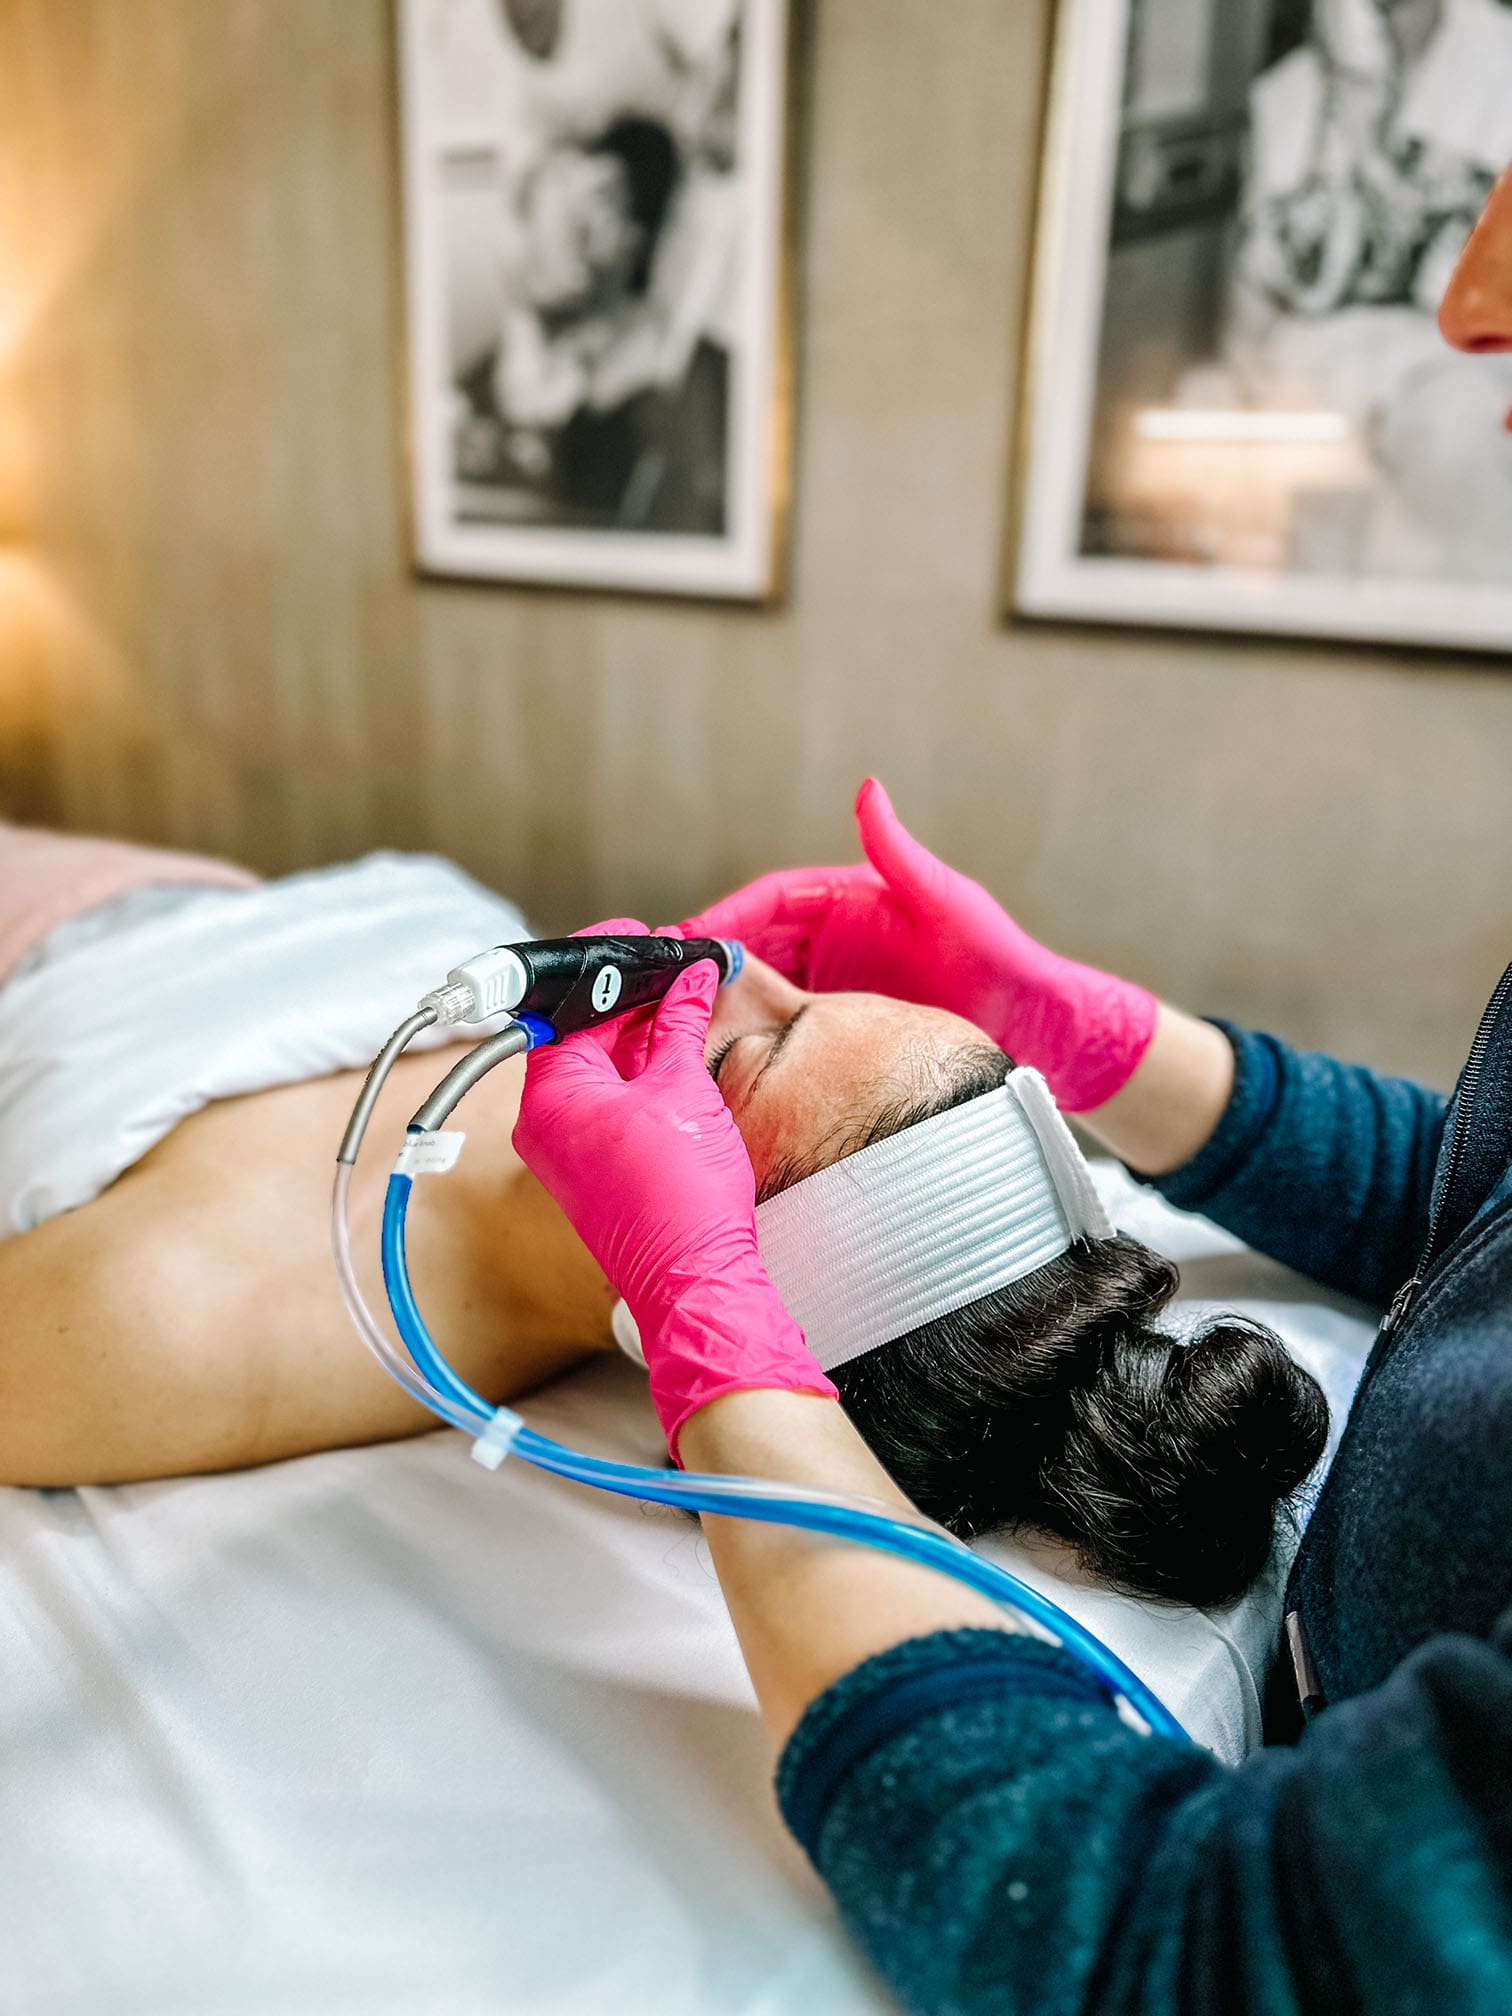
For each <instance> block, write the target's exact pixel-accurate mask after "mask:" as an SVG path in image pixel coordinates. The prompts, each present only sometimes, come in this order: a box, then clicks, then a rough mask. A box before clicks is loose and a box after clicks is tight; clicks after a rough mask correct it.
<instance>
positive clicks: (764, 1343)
mask: <svg viewBox="0 0 1512 2016" xmlns="http://www.w3.org/2000/svg"><path fill="white" fill-rule="evenodd" d="M627 929H628V930H633V931H637V932H639V931H644V929H645V926H644V925H640V924H626V923H624V922H616V923H614V924H599V925H595V926H594V930H595V931H599V932H606V931H623V930H627ZM718 980H719V976H718V973H717V971H716V969H715V967H714V965H713V963H712V961H710V960H701V961H700V962H699V963H698V964H697V965H695V966H690V967H689V968H688V969H687V971H686V972H685V973H681V974H679V975H678V977H677V979H676V980H675V981H674V982H673V983H672V986H671V987H670V988H669V989H668V990H667V993H666V995H665V996H664V998H663V999H662V1001H661V1003H660V1004H659V1006H658V1007H657V1008H656V1009H655V1010H654V1011H652V1010H647V1011H644V1012H642V1013H641V1014H639V1015H635V1016H631V1017H628V1018H626V1019H625V1020H624V1021H622V1022H610V1023H604V1024H602V1025H600V1026H599V1027H597V1028H593V1029H585V1030H582V1031H581V1032H579V1033H578V1034H576V1035H572V1036H568V1037H565V1038H564V1039H563V1041H562V1042H560V1043H556V1044H551V1045H549V1046H547V1047H545V1048H542V1049H538V1050H535V1051H533V1052H532V1053H531V1056H530V1060H529V1062H528V1064H527V1065H526V1069H525V1090H524V1093H523V1096H522V1098H521V1101H520V1117H519V1120H518V1121H517V1123H516V1126H515V1131H514V1143H515V1147H516V1149H517V1150H518V1151H519V1154H520V1156H521V1157H522V1159H523V1160H524V1161H525V1163H526V1164H527V1166H528V1167H529V1168H530V1170H531V1171H532V1173H533V1174H534V1175H535V1176H536V1177H537V1178H538V1179H539V1180H540V1182H541V1183H543V1184H544V1185H545V1187H546V1189H547V1190H549V1191H550V1193H551V1195H552V1196H553V1197H554V1198H555V1199H556V1201H557V1202H558V1204H560V1205H561V1207H562V1209H563V1211H565V1212H566V1214H567V1216H568V1218H569V1219H570V1220H571V1222H572V1225H573V1226H574V1228H575V1230H576V1231H577V1233H578V1236H579V1237H580V1238H581V1239H582V1241H583V1243H584V1245H585V1246H587V1248H588V1250H589V1252H590V1253H591V1254H592V1255H593V1257H594V1259H595V1260H596V1261H597V1262H598V1264H599V1266H600V1267H601V1268H602V1269H603V1271H604V1273H605V1275H606V1276H607V1278H608V1280H609V1282H610V1283H611V1285H612V1286H613V1287H614V1288H615V1289H616V1290H617V1291H618V1292H619V1293H620V1294H621V1295H622V1296H623V1297H624V1299H625V1302H626V1304H627V1305H628V1307H629V1310H630V1313H631V1315H632V1316H633V1317H634V1318H635V1322H636V1326H637V1328H638V1329H639V1331H640V1335H641V1342H642V1345H643V1347H644V1349H645V1353H646V1363H647V1367H648V1369H649V1371H650V1375H651V1398H652V1401H653V1403H654V1405H655V1407H656V1412H657V1416H658V1418H659V1420H660V1421H661V1424H662V1427H663V1429H664V1430H665V1432H666V1436H667V1441H668V1444H669V1445H670V1447H671V1449H672V1453H673V1455H674V1456H676V1454H677V1437H678V1433H679V1430H680V1429H681V1428H682V1425H683V1423H684V1422H685V1421H686V1420H687V1419H688V1417H689V1415H690V1414H694V1413H696V1412H697V1411H698V1409H699V1408H701V1407H704V1406H707V1405H708V1403H709V1402H710V1401H711V1400H716V1399H718V1398H719V1397H720V1395H721V1394H724V1393H734V1392H739V1391H741V1390H743V1389H746V1388H750V1387H771V1388H780V1389H783V1390H786V1391H790V1392H801V1393H814V1394H819V1395H822V1396H824V1397H825V1398H828V1399H834V1398H836V1397H837V1396H836V1393H835V1388H834V1387H833V1386H832V1385H831V1383H830V1381H829V1380H828V1379H826V1378H825V1376H824V1374H823V1373H822V1372H821V1371H820V1369H819V1367H818V1366H817V1365H816V1364H815V1362H814V1360H813V1358H812V1357H811V1356H810V1355H809V1352H808V1349H807V1347H806V1345H805V1344H804V1341H803V1332H802V1331H801V1330H800V1329H799V1327H798V1325H797V1323H796V1322H795V1321H794V1320H793V1318H792V1317H791V1316H790V1315H789V1314H788V1312H787V1310H786V1309H785V1308H784V1306H783V1304H782V1301H781V1298H780V1297H779V1295H778V1293H777V1290H776V1289H775V1288H774V1287H773V1286H772V1284H771V1282H770V1280H769V1279H768V1278H767V1274H766V1270H765V1268H764V1267H763V1266H762V1264H761V1257H760V1254H759V1253H758V1251H757V1247H756V1216H755V1213H756V1182H755V1177H754V1176H753V1174H752V1171H751V1163H750V1157H749V1156H748V1155H747V1154H746V1149H745V1143H744V1142H743V1141H742V1140H741V1138H740V1135H739V1133H738V1131H737V1130H736V1126H735V1122H734V1121H733V1120H732V1119H731V1117H730V1114H729V1111H728V1109H727V1107H726V1106H725V1103H724V1101H723V1100H722V1099H721V1098H720V1096H719V1088H718V1086H717V1085H716V1084H715V1083H714V1080H713V1079H712V1078H711V1077H710V1075H709V1072H708V1069H707V1067H706V1065H705V1062H704V1040H705V1036H706V1033H707V1030H708V1026H709V1016H710V1013H711V1011H712V1009H713V1005H714V994H715V990H716V988H717V986H718Z"/></svg>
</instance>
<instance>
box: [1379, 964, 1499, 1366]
mask: <svg viewBox="0 0 1512 2016" xmlns="http://www.w3.org/2000/svg"><path fill="white" fill-rule="evenodd" d="M1508 994H1512V966H1509V967H1508V968H1507V970H1506V972H1505V973H1503V975H1502V977H1501V978H1500V980H1498V981H1497V983H1496V991H1495V992H1494V993H1493V994H1492V996H1491V999H1490V1000H1489V1001H1488V1002H1487V1003H1486V1012H1485V1014H1484V1015H1482V1017H1481V1019H1480V1027H1479V1028H1478V1029H1477V1030H1476V1032H1475V1041H1474V1042H1473V1043H1472V1044H1471V1045H1470V1055H1469V1056H1468V1057H1467V1058H1466V1059H1465V1069H1464V1071H1463V1073H1462V1074H1461V1077H1460V1084H1459V1099H1458V1101H1457V1103H1456V1105H1455V1109H1454V1132H1453V1134H1451V1135H1450V1137H1449V1146H1448V1149H1447V1150H1446V1151H1445V1159H1444V1180H1443V1182H1442V1183H1440V1184H1439V1185H1438V1186H1437V1195H1436V1196H1435V1198H1434V1200H1433V1208H1432V1210H1431V1211H1430V1212H1429V1215H1428V1237H1427V1239H1426V1240H1425V1241H1424V1242H1423V1250H1422V1252H1421V1253H1420V1254H1419V1255H1418V1263H1417V1265H1416V1267H1414V1268H1413V1270H1412V1272H1411V1273H1410V1274H1409V1275H1408V1277H1407V1279H1406V1280H1405V1281H1404V1282H1403V1283H1402V1285H1401V1287H1400V1288H1398V1290H1397V1292H1396V1294H1395V1295H1394V1296H1393V1297H1392V1300H1391V1307H1390V1308H1389V1309H1388V1310H1387V1312H1386V1320H1385V1322H1384V1323H1382V1325H1381V1335H1382V1336H1383V1337H1389V1336H1390V1335H1391V1333H1392V1331H1393V1330H1395V1329H1396V1328H1397V1327H1398V1326H1399V1325H1400V1324H1401V1323H1402V1322H1403V1321H1404V1320H1405V1318H1406V1315H1407V1311H1408V1310H1409V1309H1410V1308H1411V1307H1412V1302H1413V1297H1414V1296H1415V1295H1416V1294H1417V1291H1418V1289H1419V1288H1420V1287H1421V1285H1422V1281H1423V1276H1424V1275H1425V1274H1426V1273H1427V1272H1428V1270H1429V1268H1430V1267H1431V1266H1432V1265H1433V1263H1434V1261H1435V1260H1437V1259H1438V1257H1439V1254H1438V1244H1439V1234H1440V1231H1441V1229H1442V1226H1443V1219H1444V1207H1445V1205H1446V1204H1447V1203H1448V1201H1449V1196H1450V1193H1451V1191H1452V1190H1453V1188H1454V1179H1455V1177H1456V1176H1457V1175H1458V1174H1459V1166H1460V1164H1461V1162H1463V1161H1464V1159H1465V1144H1466V1143H1467V1142H1468V1140H1469V1138H1470V1129H1471V1126H1472V1124H1473V1120H1474V1113H1475V1095H1476V1092H1477V1091H1478V1090H1479V1087H1480V1079H1481V1073H1482V1072H1483V1071H1484V1070H1485V1068H1486V1053H1487V1051H1488V1050H1489V1049H1490V1047H1491V1036H1492V1032H1493V1031H1494V1029H1495V1027H1496V1022H1497V1018H1498V1016H1499V1015H1500V1013H1501V1009H1502V1004H1503V1003H1504V1002H1505V1001H1506V999H1507V996H1508Z"/></svg>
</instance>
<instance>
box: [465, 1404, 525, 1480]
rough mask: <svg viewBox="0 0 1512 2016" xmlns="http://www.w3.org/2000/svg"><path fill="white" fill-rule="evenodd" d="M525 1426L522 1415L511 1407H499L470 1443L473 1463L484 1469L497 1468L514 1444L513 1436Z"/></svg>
mask: <svg viewBox="0 0 1512 2016" xmlns="http://www.w3.org/2000/svg"><path fill="white" fill-rule="evenodd" d="M524 1426H525V1419H524V1416H523V1415H521V1414H516V1413H515V1411H514V1409H513V1408H512V1407H501V1408H499V1410H498V1411H497V1413H496V1414H495V1415H494V1417H493V1419H492V1420H491V1421H490V1422H489V1424H488V1426H487V1427H486V1428H485V1429H484V1430H483V1433H482V1434H481V1435H480V1436H479V1437H478V1439H477V1441H476V1442H474V1444H473V1445H472V1459H473V1461H474V1463H481V1464H482V1465H483V1468H484V1469H485V1470H497V1469H498V1467H499V1465H500V1464H501V1463H502V1462H503V1461H504V1458H505V1457H506V1456H507V1455H508V1454H509V1452H510V1450H511V1449H513V1447H514V1445H515V1437H516V1436H517V1435H518V1434H519V1432H520V1430H521V1429H522V1428H523V1427H524Z"/></svg>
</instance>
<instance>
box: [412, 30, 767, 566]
mask: <svg viewBox="0 0 1512 2016" xmlns="http://www.w3.org/2000/svg"><path fill="white" fill-rule="evenodd" d="M788 12H789V10H788V4H787V0H399V4H398V9H397V21H398V34H399V84H400V128H401V143H402V150H403V179H404V211H405V283H406V285H405V293H406V317H407V324H408V383H409V417H410V449H411V462H412V481H413V521H414V536H415V546H416V556H417V560H418V563H419V565H420V566H421V567H422V568H423V569H425V570H427V571H430V572H436V573H441V574H448V575H461V576H471V577H477V578H484V579H495V580H501V581H515V582H536V583H547V584H557V585H562V586H574V587H583V588H605V589H620V590H626V589H628V590H640V591H645V592H650V593H660V594H682V595H699V596H725V597H732V598H740V599H749V600H766V599H770V598H771V597H773V596H774V595H776V594H777V593H778V592H779V590H780V587H781V576H782V555H783V548H784V540H785V532H786V527H785V518H786V503H787V484H788V434H789V429H790V422H791V416H790V411H789V408H790V403H791V402H790V397H789V389H788V360H789V348H790V329H789V326H788V325H789V321H790V315H789V308H788V272H787V267H788V260H787V257H786V251H787V229H786V206H787V201H788V194H789V192H788V190H787V188H786V186H785V185H786V176H785V169H784V164H785V158H786V152H787V140H788V133H787V126H788V116H789V112H788V96H789V93H788V71H789V46H788V44H789V20H788Z"/></svg>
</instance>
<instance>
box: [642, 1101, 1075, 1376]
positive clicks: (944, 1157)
mask: <svg viewBox="0 0 1512 2016" xmlns="http://www.w3.org/2000/svg"><path fill="white" fill-rule="evenodd" d="M756 1236H757V1240H758V1243H759V1245H760V1248H761V1258H762V1261H763V1263H764V1265H765V1267H766V1270H767V1272H768V1274H770V1275H771V1277H772V1281H773V1283H774V1284H775V1286H776V1288H777V1292H778V1293H779V1294H780V1295H781V1297H782V1299H783V1301H784V1302H785V1303H786V1305H787V1307H788V1308H789V1309H790V1310H791V1312H792V1314H793V1315H794V1317H795V1318H796V1319H797V1321H798V1323H799V1324H800V1325H801V1326H802V1329H803V1332H804V1335H805V1337H806V1338H807V1340H808V1347H809V1349H810V1350H811V1351H812V1352H813V1354H814V1356H815V1357H816V1358H817V1359H818V1361H819V1363H820V1365H821V1366H822V1367H823V1368H824V1370H825V1371H826V1372H829V1371H833V1369H834V1368H835V1367H836V1366H837V1365H844V1364H847V1363H848V1362H849V1360H851V1359H852V1358H859V1357H861V1356H862V1355H863V1354H864V1353H865V1352H867V1351H875V1350H876V1349H877V1348H878V1346H879V1345H882V1344H890V1343H891V1342H892V1341H893V1340H894V1338H897V1337H903V1336H906V1335H907V1334H908V1332H909V1331H910V1330H916V1329H917V1328H918V1327H919V1326H920V1324H923V1323H930V1322H933V1321H934V1319H935V1318H936V1317H939V1316H945V1315H949V1314H950V1313H951V1312H952V1311H953V1310H956V1309H964V1308H966V1307H967V1306H968V1304H970V1303H972V1302H976V1301H978V1300H979V1299H980V1298H981V1297H982V1296H984V1295H990V1294H991V1293H992V1292H993V1291H994V1289H997V1288H1004V1287H1006V1286H1007V1285H1008V1283H1009V1282H1010V1281H1017V1280H1019V1279H1021V1278H1022V1276H1024V1275H1025V1274H1032V1273H1034V1271H1035V1270H1036V1268H1039V1267H1044V1266H1046V1265H1047V1264H1048V1263H1049V1262H1050V1261H1051V1260H1055V1259H1058V1258H1059V1256H1060V1255H1061V1254H1062V1253H1064V1252H1065V1251H1066V1249H1067V1248H1068V1247H1069V1246H1071V1245H1072V1244H1073V1243H1074V1242H1075V1241H1076V1240H1078V1239H1111V1238H1112V1237H1113V1228H1112V1226H1111V1225H1110V1224H1109V1223H1108V1218H1107V1214H1106V1212H1105V1211H1104V1210H1103V1207H1102V1203H1101V1200H1100V1199H1099V1197H1098V1195H1097V1191H1096V1189H1095V1188H1094V1186H1093V1182H1092V1174H1091V1171H1090V1170H1089V1169H1088V1167H1087V1164H1086V1160H1085V1158H1084V1157H1083V1155H1082V1153H1081V1150H1080V1149H1079V1148H1078V1147H1077V1145H1076V1143H1075V1141H1074V1140H1073V1139H1072V1136H1071V1130H1070V1128H1069V1127H1068V1126H1067V1125H1066V1123H1065V1121H1064V1120H1063V1119H1062V1118H1061V1115H1060V1111H1059V1109H1058V1108H1057V1106H1056V1104H1055V1101H1054V1099H1053V1098H1052V1097H1051V1094H1050V1088H1049V1086H1048V1085H1046V1083H1045V1081H1044V1079H1043V1078H1042V1077H1041V1076H1040V1074H1039V1073H1038V1072H1037V1071H1032V1070H1029V1069H1028V1068H1027V1067H1020V1068H1019V1069H1017V1070H1015V1071H1011V1072H1010V1073H1009V1074H1008V1078H1007V1080H1006V1082H1005V1083H1004V1084H1003V1085H1001V1086H999V1087H998V1088H997V1089H996V1090H995V1091H992V1092H985V1093H983V1094H982V1096H981V1097H980V1098H978V1099H970V1100H968V1101H967V1102H966V1104H965V1105H964V1106H955V1107H952V1108H951V1109H950V1111H949V1112H947V1113H937V1114H936V1115H935V1117H934V1118H933V1119H932V1120H924V1121H921V1122H920V1123H919V1125H918V1126H917V1127H908V1128H905V1129H904V1131H903V1132H902V1133H900V1134H893V1135H889V1137H888V1138H887V1140H885V1141H878V1142H875V1143H874V1144H873V1145H872V1146H871V1147H870V1148H863V1149H861V1150H860V1152H859V1153H858V1154H855V1155H847V1156H845V1157H843V1158H842V1160H840V1161H839V1162H833V1163H831V1164H830V1166H829V1168H827V1169H821V1170H820V1171H819V1173H818V1174H817V1175H815V1176H806V1177H804V1179H803V1181H802V1182H801V1183H795V1184H794V1185H793V1186H792V1188H791V1189H790V1190H784V1191H783V1192H782V1194H781V1195H780V1196H778V1197H773V1198H771V1199H769V1200H768V1202H767V1203H765V1204H760V1205H758V1206H757V1209H756ZM613 1320H614V1335H615V1338H616V1341H617V1342H618V1343H619V1345H620V1347H621V1349H622V1350H625V1351H627V1352H628V1353H629V1355H630V1356H631V1357H632V1358H636V1359H639V1360H640V1361H641V1362H642V1363H644V1362H645V1361H644V1358H643V1355H642V1353H641V1350H640V1339H639V1337H638V1336H637V1335H636V1334H635V1324H634V1321H633V1319H632V1318H631V1316H630V1312H629V1311H628V1310H627V1309H626V1308H625V1306H624V1304H623V1303H619V1304H617V1305H616V1307H615V1310H614V1319H613Z"/></svg>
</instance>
